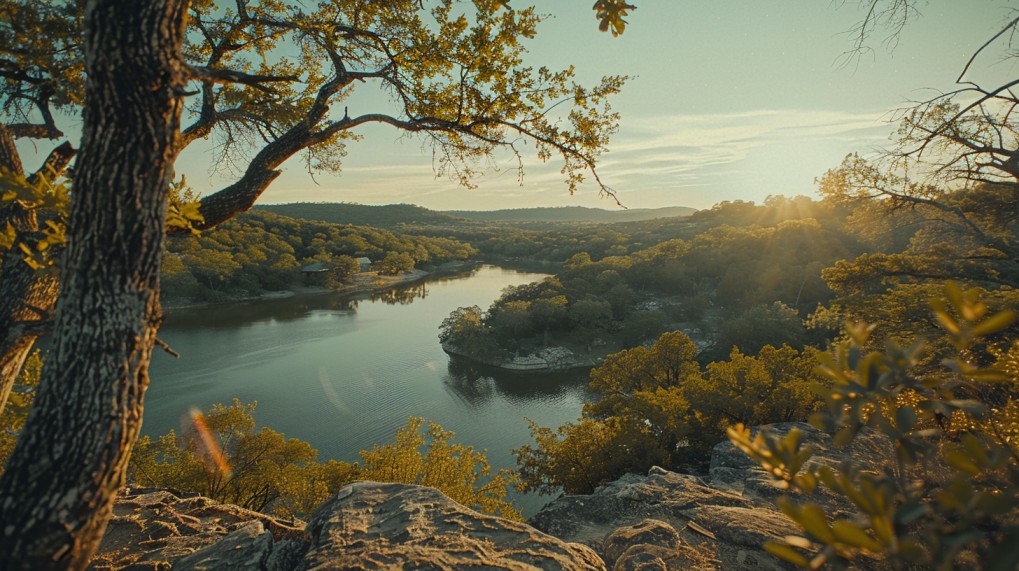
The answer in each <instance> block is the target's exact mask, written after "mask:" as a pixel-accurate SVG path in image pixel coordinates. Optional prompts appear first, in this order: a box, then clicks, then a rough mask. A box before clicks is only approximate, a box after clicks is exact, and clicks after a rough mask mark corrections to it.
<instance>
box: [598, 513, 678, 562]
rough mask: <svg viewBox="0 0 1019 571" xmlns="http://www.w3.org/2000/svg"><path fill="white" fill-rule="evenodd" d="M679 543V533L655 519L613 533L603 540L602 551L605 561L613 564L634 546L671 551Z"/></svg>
mask: <svg viewBox="0 0 1019 571" xmlns="http://www.w3.org/2000/svg"><path fill="white" fill-rule="evenodd" d="M681 542H682V540H681V539H680V538H679V533H677V532H676V530H675V529H674V528H673V527H672V526H671V525H669V524H667V523H665V522H664V521H658V520H656V519H646V520H644V521H642V522H640V523H637V524H634V525H628V526H626V527H621V528H619V529H617V530H615V531H613V532H612V533H611V534H609V536H608V537H607V538H605V545H604V547H603V550H604V552H605V560H606V561H609V562H614V561H616V560H617V559H619V556H620V555H622V554H623V552H624V551H626V550H627V549H629V548H630V547H632V546H635V545H655V546H659V547H664V548H666V549H670V550H671V549H676V548H677V547H679V544H680V543H681Z"/></svg>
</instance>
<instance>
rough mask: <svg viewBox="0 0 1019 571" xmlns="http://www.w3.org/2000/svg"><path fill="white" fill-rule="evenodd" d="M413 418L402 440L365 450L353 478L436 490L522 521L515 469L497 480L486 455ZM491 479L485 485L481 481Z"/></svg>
mask: <svg viewBox="0 0 1019 571" xmlns="http://www.w3.org/2000/svg"><path fill="white" fill-rule="evenodd" d="M425 424H426V422H425V420H424V419H422V418H416V417H411V418H410V419H409V420H408V421H407V426H406V427H404V428H402V429H400V430H398V431H397V432H396V442H395V443H393V444H386V445H384V446H378V445H376V446H375V447H374V448H372V449H371V450H362V451H361V458H363V459H364V466H362V467H358V466H357V464H355V465H354V466H355V468H357V469H356V471H355V475H354V477H353V478H351V480H355V479H359V480H375V481H379V482H402V483H406V484H417V485H420V486H431V487H433V488H437V489H438V490H439V491H441V492H442V493H444V494H446V495H447V496H449V497H450V498H451V499H453V500H454V501H457V502H460V503H461V504H463V505H465V506H467V507H469V508H474V509H477V510H481V511H483V512H486V513H491V514H496V513H498V514H499V515H501V516H502V517H507V518H510V519H515V520H518V521H519V520H522V519H523V516H522V515H521V514H520V512H519V511H517V509H516V508H514V507H513V504H511V503H510V502H509V501H507V500H506V494H507V492H508V491H509V488H510V487H511V486H513V484H514V483H515V482H516V478H515V477H514V475H513V473H512V472H511V471H510V470H500V471H499V472H498V473H496V474H495V475H494V476H493V475H492V473H491V468H490V467H489V465H488V459H487V458H485V454H484V451H482V452H477V451H476V450H474V447H473V446H464V445H463V444H458V443H454V442H452V440H453V438H454V437H455V436H456V435H455V434H453V433H452V432H450V431H448V430H445V429H444V428H442V427H441V426H439V425H438V424H435V423H434V422H429V423H427V427H425ZM482 477H485V478H487V479H486V480H485V481H482V480H480V478H482Z"/></svg>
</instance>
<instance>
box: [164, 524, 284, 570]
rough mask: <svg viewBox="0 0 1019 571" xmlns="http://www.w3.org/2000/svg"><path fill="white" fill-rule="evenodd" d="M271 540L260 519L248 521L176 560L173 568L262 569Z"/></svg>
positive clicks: (270, 547)
mask: <svg viewBox="0 0 1019 571" xmlns="http://www.w3.org/2000/svg"><path fill="white" fill-rule="evenodd" d="M272 543H273V540H272V534H270V533H269V532H268V531H266V530H265V526H263V525H262V522H260V521H258V520H252V521H249V522H247V523H244V524H241V525H240V526H238V527H237V529H235V530H234V531H232V532H230V533H229V534H227V535H226V536H224V537H223V538H222V539H220V540H219V541H217V542H216V543H213V544H211V545H209V546H207V547H204V548H202V549H199V550H198V551H196V552H194V553H192V554H191V555H188V556H187V557H184V558H182V559H180V560H179V561H177V563H176V564H174V566H173V571H262V569H263V568H264V567H265V562H266V560H267V559H268V558H269V553H270V552H271V551H272Z"/></svg>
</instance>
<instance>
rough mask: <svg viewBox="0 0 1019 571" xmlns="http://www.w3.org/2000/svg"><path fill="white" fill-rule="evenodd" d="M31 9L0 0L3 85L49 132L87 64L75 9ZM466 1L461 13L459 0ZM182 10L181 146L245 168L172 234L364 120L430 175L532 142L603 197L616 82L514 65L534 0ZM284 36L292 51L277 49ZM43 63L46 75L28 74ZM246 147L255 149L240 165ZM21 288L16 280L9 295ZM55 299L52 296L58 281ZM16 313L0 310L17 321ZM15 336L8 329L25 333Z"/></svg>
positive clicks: (324, 152)
mask: <svg viewBox="0 0 1019 571" xmlns="http://www.w3.org/2000/svg"><path fill="white" fill-rule="evenodd" d="M35 4H36V3H34V2H26V1H18V0H9V1H8V2H7V3H6V4H0V7H6V8H7V9H8V11H9V12H10V13H11V14H13V15H12V18H11V25H10V28H9V29H4V30H0V31H3V32H6V33H5V34H4V35H3V37H4V39H10V40H11V41H10V42H8V43H6V44H5V45H7V46H8V48H7V51H0V55H3V54H10V56H11V57H10V59H9V60H3V61H2V62H0V63H2V64H3V66H2V67H3V69H2V70H0V71H3V73H4V77H5V78H7V79H8V80H9V82H8V83H7V84H6V85H7V86H8V88H7V89H8V91H7V92H0V96H3V97H4V98H5V99H4V101H3V105H4V109H5V110H6V111H11V109H12V108H13V109H14V111H15V112H17V113H20V114H24V111H23V110H22V109H23V107H24V106H25V105H27V104H31V105H35V106H36V107H38V109H37V111H38V114H39V115H41V116H42V117H44V118H45V119H46V122H45V124H44V125H35V126H31V125H22V124H20V123H19V124H16V125H13V127H16V129H13V131H14V132H15V133H16V134H18V136H22V134H23V136H29V135H31V136H47V137H54V136H59V134H60V131H59V130H58V129H57V126H56V123H55V122H54V119H53V114H52V112H51V106H53V105H59V106H62V107H61V108H68V109H70V110H73V109H74V108H76V106H77V105H80V103H81V95H80V91H81V85H82V84H83V83H84V75H83V74H82V71H84V70H83V66H82V65H81V52H80V45H81V43H82V42H81V41H80V29H79V26H78V25H77V22H78V20H77V19H76V18H77V16H78V15H79V14H80V12H81V8H82V6H83V3H82V2H81V1H72V0H66V1H64V2H57V3H53V5H50V4H49V3H48V4H47V5H46V6H45V7H43V8H36V7H35ZM426 4H427V5H426ZM461 4H466V5H468V6H470V9H468V10H465V11H462V10H460V9H459V8H458V6H460V5H461ZM188 8H189V12H190V13H189V21H188V25H189V33H188V34H187V35H186V37H185V40H184V46H183V48H184V57H185V60H186V65H187V67H186V72H187V74H188V79H189V80H190V81H191V82H192V87H194V91H188V90H185V91H184V93H188V94H190V95H189V96H188V97H187V99H186V101H185V102H184V103H185V109H186V110H187V111H188V113H187V116H186V119H187V122H186V124H185V125H183V126H182V128H181V133H180V137H179V138H178V139H177V142H176V143H175V144H176V150H177V151H178V152H179V151H180V150H181V149H183V148H184V147H187V146H189V145H191V144H194V143H195V142H197V141H200V140H203V139H208V138H215V139H216V140H217V141H218V142H219V145H218V149H219V153H220V155H219V156H218V157H216V158H217V164H221V165H229V168H230V169H232V170H231V172H235V171H236V172H240V173H241V174H240V176H239V178H238V179H237V180H236V181H235V182H234V183H233V184H230V185H228V186H227V187H226V188H224V189H222V190H220V191H218V192H214V193H212V194H210V195H208V196H205V197H203V198H202V199H201V201H200V203H199V205H198V209H197V211H195V212H193V217H191V218H190V219H189V224H187V225H184V226H187V227H182V228H174V229H172V230H171V232H172V233H175V234H181V233H187V232H190V231H192V230H196V229H197V230H204V229H208V228H212V227H214V226H216V225H217V224H219V223H221V222H223V221H225V220H227V219H229V218H231V217H232V216H234V215H235V214H237V213H238V212H241V211H244V210H247V209H248V208H250V207H251V206H252V205H253V204H254V202H255V200H256V199H257V198H258V197H259V196H260V195H261V194H262V192H264V191H265V189H266V188H267V187H268V186H269V184H271V182H272V181H273V180H275V178H276V177H277V176H279V174H280V172H281V171H280V170H278V167H279V166H280V165H282V164H283V163H284V162H285V161H286V160H288V159H290V158H291V157H293V156H294V155H296V154H301V153H303V154H304V160H305V162H306V164H307V166H308V168H309V170H311V171H314V170H318V169H324V170H335V169H338V168H339V167H340V163H341V159H342V157H343V155H344V148H345V147H344V145H345V144H346V143H347V142H349V141H352V140H356V138H357V136H356V132H357V129H358V128H359V127H362V126H364V125H367V124H372V123H381V124H386V125H390V126H392V127H394V128H396V129H399V130H402V131H405V132H407V133H411V134H420V135H422V136H423V137H424V138H425V140H426V142H427V143H430V144H431V145H432V146H433V147H434V149H435V155H436V157H437V160H436V163H435V164H436V167H437V174H439V175H444V176H449V177H450V178H451V179H452V180H454V181H455V182H457V183H459V184H463V185H465V186H470V185H471V184H472V183H471V181H472V179H473V177H474V176H475V175H477V174H478V172H479V171H480V167H479V165H482V164H486V163H487V162H488V159H491V158H493V157H494V156H495V155H496V152H497V151H499V150H504V151H507V152H508V153H509V154H510V155H511V156H513V157H515V159H516V160H517V161H518V165H522V164H523V163H522V160H523V155H522V149H521V148H520V144H521V142H522V141H528V142H530V143H533V145H534V149H535V152H536V153H537V156H538V157H539V158H540V159H542V160H547V159H550V158H552V157H553V156H556V155H558V156H559V157H561V159H562V161H563V166H564V171H563V172H564V174H565V180H566V184H567V185H568V188H569V189H570V191H571V192H572V191H574V190H576V189H577V188H578V187H579V185H580V184H581V182H582V181H583V177H584V175H585V173H586V174H589V175H590V176H591V177H592V178H593V179H594V180H595V182H596V184H597V185H598V188H599V190H600V192H605V193H608V194H612V191H611V189H609V187H607V186H605V185H604V184H602V182H601V180H600V178H599V176H598V174H597V172H596V171H595V170H594V166H595V160H596V159H597V157H598V155H599V154H600V153H601V151H602V150H603V149H604V147H605V144H606V143H607V141H608V135H609V133H611V132H612V131H613V129H614V128H615V124H616V121H617V119H618V117H617V115H616V114H614V113H612V112H611V111H610V110H609V108H608V106H607V97H610V96H611V95H612V94H614V93H615V92H617V91H618V89H619V88H620V86H621V85H622V83H623V81H624V80H625V78H622V77H606V78H604V79H603V81H602V82H601V83H600V84H599V85H597V86H595V87H593V88H586V87H584V86H581V85H578V84H575V83H574V82H573V80H572V78H573V71H572V70H564V71H559V72H557V71H553V70H549V69H547V68H540V69H533V68H525V67H523V65H522V60H521V54H522V53H523V49H524V48H523V45H522V41H523V40H525V39H526V38H529V37H532V36H533V35H534V34H535V33H536V27H537V25H538V24H539V22H540V21H541V19H542V17H541V16H539V15H538V14H537V13H536V12H535V10H534V9H533V8H521V9H515V10H509V9H507V8H504V7H503V3H502V2H497V1H495V0H476V1H473V2H463V3H461V2H450V3H445V2H443V3H439V2H435V3H422V2H417V1H413V0H400V1H398V2H387V3H384V4H380V3H377V2H368V1H367V0H357V1H354V2H347V1H343V2H341V1H339V0H337V1H334V2H328V3H325V4H323V5H321V6H320V7H318V8H317V9H315V10H314V11H311V12H306V11H305V10H304V8H303V7H302V5H301V4H300V3H290V2H278V3H265V4H259V5H257V6H256V5H251V4H250V3H249V2H247V1H246V0H245V1H242V2H240V3H236V4H234V5H231V6H230V7H229V8H223V9H221V8H220V7H219V6H217V3H216V2H214V1H212V0H201V1H195V2H189V6H188ZM462 12H463V13H462ZM22 20H25V22H24V23H23V22H22ZM61 26H63V28H60V27H61ZM49 28H54V29H59V30H64V31H59V33H58V32H54V35H53V39H54V41H53V42H52V43H48V42H45V41H42V40H41V39H40V38H43V37H46V36H45V35H44V34H43V33H42V32H45V31H46V30H48V29H49ZM66 30H71V31H70V32H68V31H66ZM290 41H293V42H294V44H295V45H296V46H298V47H299V48H300V50H299V51H298V53H296V54H294V53H293V52H292V51H291V50H288V49H282V46H284V45H285V44H287V43H289V42H290ZM40 44H41V45H40ZM436 46H441V47H442V49H441V50H436V49H435V47H436ZM37 52H38V53H41V54H43V55H45V58H43V56H42V55H40V56H37V57H36V58H35V59H29V60H26V61H22V60H25V58H24V56H23V55H22V54H23V53H32V54H34V53H37ZM65 60H67V61H65ZM36 70H41V71H38V73H41V74H42V77H40V78H37V77H35V76H34V75H32V74H33V73H36ZM12 85H13V86H15V87H10V86H12ZM26 86H27V87H26ZM376 87H378V88H380V89H381V91H380V94H385V96H383V97H379V98H378V101H379V105H378V107H377V108H373V109H368V110H365V112H363V113H360V114H353V115H352V114H351V111H352V110H351V109H350V106H349V105H348V106H346V107H344V113H343V115H342V116H340V114H339V113H338V108H339V105H340V104H341V103H343V102H344V101H345V100H346V99H348V98H349V97H350V95H351V94H352V93H353V92H354V91H363V90H368V89H374V88H376ZM26 102H29V103H26ZM563 103H567V104H568V105H561V104H563ZM12 106H13V107H12ZM553 109H554V110H553ZM30 127H31V128H30ZM256 141H257V142H258V143H256ZM5 146H6V145H5ZM11 148H12V149H13V146H11ZM68 149H69V147H68ZM7 154H8V153H7V152H6V151H5V152H4V156H6V155H7ZM247 155H251V156H252V158H251V160H250V161H247V162H246V163H245V161H244V160H243V158H242V157H244V156H247ZM14 156H16V154H15V155H14ZM64 164H66V161H65V162H64ZM44 172H45V171H44ZM519 172H521V173H522V172H523V171H522V170H520V171H519ZM17 250H18V249H17V248H14V249H12V250H11V251H15V253H17V252H16V251H17ZM4 275H5V276H9V277H13V275H14V274H13V272H5V273H4ZM5 279H7V278H5ZM0 285H2V284H0ZM23 298H25V295H20V294H18V292H16V291H13V290H12V295H10V296H6V295H5V296H4V299H5V300H22V299H23ZM50 298H52V300H55V289H54V290H53V292H52V294H51V295H50ZM10 303H14V302H13V301H12V302H10ZM18 303H20V301H18ZM29 305H30V306H35V307H39V304H29ZM4 309H5V308H4V307H0V310H4ZM24 313H25V312H24V311H20V312H19V311H14V310H12V311H8V312H6V313H0V315H11V316H12V317H10V318H9V321H10V322H11V323H14V324H19V323H20V322H21V321H24V320H25V319H26V318H25V317H24V315H23V314H24ZM0 327H6V326H5V325H2V324H0ZM12 327H14V326H12ZM20 331H21V330H20V329H19V330H16V331H15V332H14V333H12V334H10V335H8V337H14V338H17V339H19V340H20V339H27V338H28V336H26V335H24V334H22V333H20ZM5 332H6V331H0V333H5ZM21 343H22V345H23V344H25V342H24V341H21ZM29 348H30V344H29ZM4 354H6V353H4ZM24 355H27V350H26V349H23V348H22V347H21V345H19V346H18V350H17V352H16V353H12V356H11V357H10V358H6V357H5V359H6V361H4V362H7V361H10V362H11V363H14V364H18V363H20V362H21V361H22V360H23V359H24ZM7 368H12V369H16V368H17V367H16V366H12V367H7ZM4 371H6V369H4ZM4 371H0V372H4ZM5 374H6V376H5V377H4V378H3V379H0V380H2V381H3V382H4V383H6V384H5V385H0V386H9V383H10V382H11V381H12V380H13V378H14V376H15V375H16V371H14V372H13V373H10V374H7V373H5ZM0 394H2V393H0Z"/></svg>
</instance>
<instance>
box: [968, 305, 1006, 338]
mask: <svg viewBox="0 0 1019 571" xmlns="http://www.w3.org/2000/svg"><path fill="white" fill-rule="evenodd" d="M1015 317H1016V314H1015V312H1014V311H1011V310H1008V311H1002V312H1000V313H996V314H995V315H992V316H991V317H988V318H987V319H985V320H983V321H981V322H980V323H979V324H978V325H977V326H976V327H974V328H973V331H972V333H973V335H976V336H983V335H990V334H991V333H997V332H998V331H1001V330H1002V329H1005V328H1006V327H1008V326H1010V325H1012V324H1013V323H1015Z"/></svg>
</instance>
